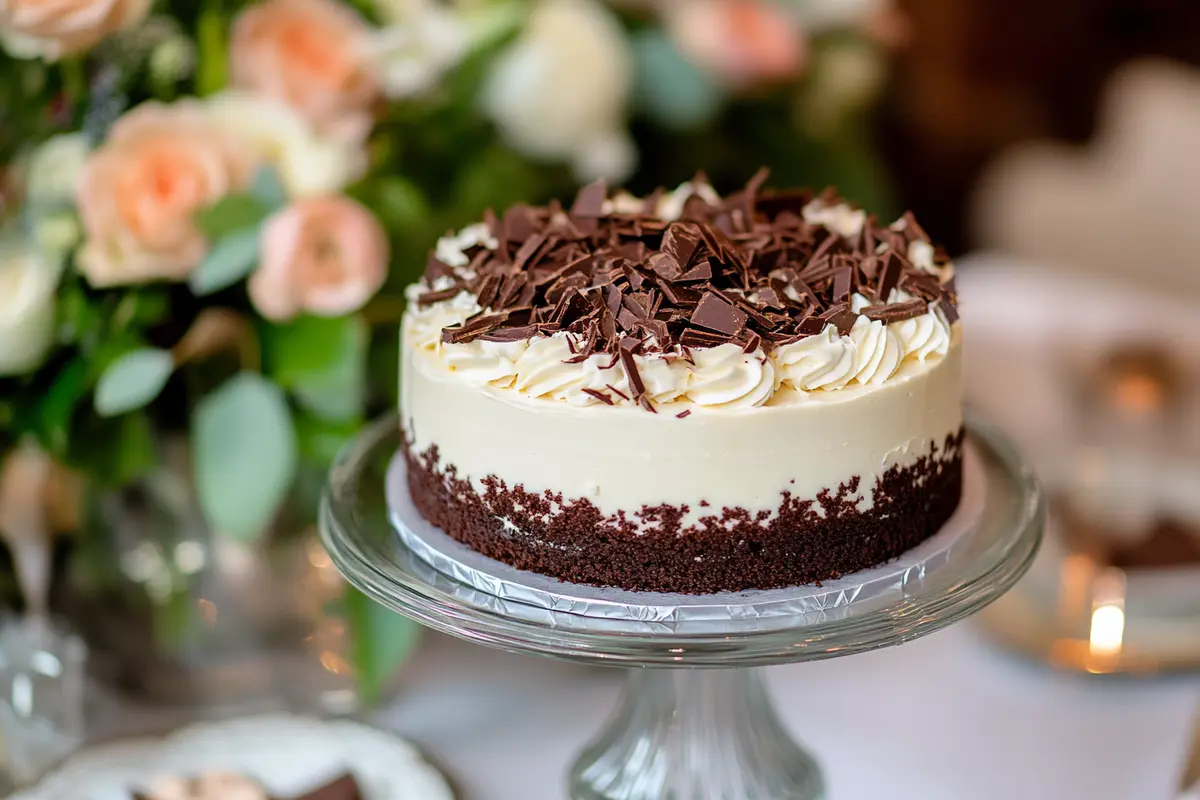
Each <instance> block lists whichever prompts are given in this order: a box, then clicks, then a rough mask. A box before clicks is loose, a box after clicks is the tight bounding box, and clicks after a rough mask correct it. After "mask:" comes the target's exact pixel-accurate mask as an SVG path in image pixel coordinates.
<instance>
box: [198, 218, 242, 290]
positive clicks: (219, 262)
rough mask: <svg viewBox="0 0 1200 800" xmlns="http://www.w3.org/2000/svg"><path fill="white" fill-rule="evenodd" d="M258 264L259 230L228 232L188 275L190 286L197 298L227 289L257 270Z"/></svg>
mask: <svg viewBox="0 0 1200 800" xmlns="http://www.w3.org/2000/svg"><path fill="white" fill-rule="evenodd" d="M257 264H258V229H257V228H245V229H243V230H238V231H234V232H232V233H227V234H225V235H224V236H222V237H221V238H220V239H218V240H217V241H216V244H214V245H213V247H212V249H211V250H209V252H208V255H207V256H205V257H204V261H202V262H201V263H200V266H199V267H197V268H196V269H195V270H194V271H193V272H192V274H191V275H189V276H188V286H190V287H192V291H193V292H194V293H195V294H196V295H197V296H198V297H203V296H205V295H209V294H213V293H214V292H219V291H221V290H222V289H228V288H229V287H230V286H233V285H234V284H235V283H237V282H239V281H240V280H242V278H245V277H246V276H247V275H249V274H250V273H251V272H253V271H254V267H255V266H256V265H257Z"/></svg>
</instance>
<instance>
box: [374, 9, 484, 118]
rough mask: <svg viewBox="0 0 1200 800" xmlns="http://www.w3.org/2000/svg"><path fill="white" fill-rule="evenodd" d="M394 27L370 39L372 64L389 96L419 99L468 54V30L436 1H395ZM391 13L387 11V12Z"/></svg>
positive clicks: (391, 24)
mask: <svg viewBox="0 0 1200 800" xmlns="http://www.w3.org/2000/svg"><path fill="white" fill-rule="evenodd" d="M391 6H394V7H389V8H387V9H386V12H387V13H386V14H385V16H386V17H387V19H388V22H389V24H388V25H387V26H386V27H384V28H380V29H378V30H375V31H372V32H371V33H370V34H368V35H367V41H366V50H367V59H368V60H369V61H370V62H371V64H372V65H373V66H374V69H375V72H376V73H377V77H378V80H379V83H380V85H381V86H382V87H383V92H384V94H386V95H387V96H388V97H392V98H405V97H412V96H414V95H419V94H421V93H423V92H425V91H427V90H429V89H430V88H432V87H433V86H434V85H435V84H436V83H437V81H438V80H439V79H440V78H441V77H442V75H444V74H445V73H446V71H447V70H449V69H451V68H452V67H454V66H455V65H456V64H458V62H459V61H460V60H462V57H463V56H464V55H466V52H467V49H468V46H469V42H468V36H467V28H466V25H465V24H464V23H463V21H462V20H461V19H460V18H459V16H458V15H457V14H456V13H455V12H454V11H452V10H451V9H448V8H446V7H445V6H443V5H442V4H441V3H439V2H436V0H394V2H393V3H392V4H391ZM384 11H385V9H381V13H382V12H384Z"/></svg>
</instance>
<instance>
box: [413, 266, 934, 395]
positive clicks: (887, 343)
mask: <svg viewBox="0 0 1200 800" xmlns="http://www.w3.org/2000/svg"><path fill="white" fill-rule="evenodd" d="M435 288H436V287H435ZM428 290H429V287H426V286H424V285H418V286H417V287H414V289H413V290H412V291H410V293H409V298H410V303H411V305H410V309H409V311H408V313H407V314H406V315H405V318H404V335H405V340H406V343H407V345H406V346H409V347H414V348H417V349H420V350H423V351H425V352H426V353H428V354H429V355H430V357H431V358H433V359H435V360H437V361H439V362H441V367H442V368H443V369H444V370H445V371H446V372H447V373H449V374H451V375H454V376H456V377H457V378H458V379H459V380H462V381H464V382H466V383H470V384H474V385H490V386H492V387H493V388H497V389H508V390H511V391H513V392H516V393H519V394H523V395H526V396H528V397H530V398H544V399H550V400H558V401H562V402H566V403H569V404H571V405H576V406H586V405H597V404H600V403H602V402H604V401H602V400H600V399H599V398H598V397H597V396H596V394H595V393H600V392H604V393H605V394H606V396H607V397H609V398H610V399H611V400H612V401H613V403H615V404H617V405H622V404H624V405H635V403H634V401H633V391H632V390H631V388H630V386H629V379H628V376H627V375H626V374H625V370H624V368H623V367H622V365H621V364H620V362H616V363H613V360H612V358H611V357H610V356H607V355H603V354H598V355H594V356H591V357H590V358H588V359H586V360H584V361H582V362H578V363H574V364H569V363H566V362H567V361H568V360H570V359H572V357H573V356H574V355H575V353H576V352H577V350H576V348H575V346H574V341H575V339H574V338H573V336H572V334H570V333H565V332H559V333H555V334H553V335H551V336H535V337H533V338H532V339H529V340H521V341H516V342H491V341H487V340H484V339H476V340H474V341H471V342H465V343H456V344H448V343H445V342H443V341H442V329H443V328H446V327H448V326H452V325H457V324H460V323H462V322H464V321H466V320H467V319H468V318H469V317H471V316H473V315H475V314H478V313H479V312H480V311H482V310H483V309H481V308H480V306H479V304H478V303H477V302H476V301H475V298H474V297H473V296H472V295H471V294H470V293H469V292H460V293H459V294H458V295H457V296H455V297H453V298H451V299H449V300H445V301H442V302H439V303H434V304H432V305H429V306H426V307H424V308H421V307H418V306H417V304H416V302H415V299H416V297H417V295H418V294H420V293H423V292H425V291H428ZM893 297H894V298H895V299H896V300H897V301H899V300H904V299H907V298H906V297H905V296H904V293H903V292H900V291H898V290H897V291H895V292H894V293H893ZM852 305H853V307H854V309H855V310H861V309H862V308H864V307H865V306H866V305H868V301H867V299H866V298H865V297H863V296H861V295H855V296H854V298H853V304H852ZM952 336H953V330H952V326H951V325H950V324H949V323H948V322H947V321H946V318H945V316H944V315H943V314H942V313H941V311H940V310H939V309H938V308H937V307H936V305H935V306H934V307H933V308H932V309H931V310H930V311H928V312H927V313H925V314H923V315H921V316H919V317H915V318H913V319H907V320H903V321H901V322H893V323H892V324H890V325H885V324H884V323H882V322H880V321H878V320H871V319H868V318H867V317H865V316H860V317H859V318H858V320H857V321H856V322H855V324H854V326H853V328H852V329H851V330H850V332H849V333H847V334H845V335H840V334H839V333H838V331H837V328H836V327H834V326H833V325H828V326H826V327H825V329H824V330H823V331H822V332H821V333H820V334H818V335H815V336H809V337H806V338H804V339H801V340H799V341H796V342H793V343H791V344H786V345H783V346H781V347H776V348H774V349H773V350H772V351H771V352H770V353H765V352H764V351H763V350H762V348H758V349H756V350H753V351H751V352H749V353H746V352H743V350H742V348H741V347H740V346H738V345H735V344H724V345H720V346H719V347H713V348H704V349H693V350H691V351H690V358H685V357H684V354H683V353H682V351H679V350H676V351H674V352H669V353H666V354H658V353H654V354H648V355H638V356H635V361H636V364H637V368H638V374H639V375H640V376H641V377H642V380H643V382H644V383H645V384H646V393H647V396H648V397H649V398H650V400H651V401H652V402H653V403H655V404H656V405H657V404H661V403H670V402H673V401H675V400H677V399H680V398H684V399H687V400H688V401H690V402H691V403H694V404H696V405H698V406H703V407H710V408H727V409H731V410H736V409H740V408H752V407H755V406H761V405H765V404H767V403H768V402H770V400H771V399H772V397H774V396H775V394H776V393H777V392H778V391H780V390H781V389H791V390H793V391H800V392H818V391H824V392H829V391H836V390H843V389H846V388H847V387H853V386H873V385H879V384H882V383H885V382H887V381H889V380H892V379H893V378H894V377H896V376H898V375H899V374H900V372H901V368H902V367H904V366H906V365H912V366H915V367H917V368H920V367H923V366H924V365H925V364H926V362H929V361H936V360H938V359H941V358H943V357H945V355H946V353H947V352H948V350H949V347H950V341H951V338H952ZM611 389H615V390H616V391H615V392H609V391H607V390H611Z"/></svg>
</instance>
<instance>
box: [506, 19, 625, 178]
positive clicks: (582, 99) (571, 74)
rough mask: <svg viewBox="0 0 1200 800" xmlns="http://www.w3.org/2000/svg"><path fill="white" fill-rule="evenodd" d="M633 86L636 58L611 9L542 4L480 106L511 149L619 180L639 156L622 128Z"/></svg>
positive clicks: (583, 175) (592, 175)
mask: <svg viewBox="0 0 1200 800" xmlns="http://www.w3.org/2000/svg"><path fill="white" fill-rule="evenodd" d="M632 84H633V54H632V52H631V49H630V46H629V42H628V41H627V40H626V39H625V34H624V31H623V30H622V28H621V25H620V23H619V22H618V21H617V19H616V17H614V16H613V14H612V12H611V11H609V10H608V9H607V8H605V7H604V6H603V5H601V4H600V3H597V2H594V0H542V2H541V3H540V4H539V5H538V6H537V8H536V9H535V10H534V12H533V14H532V15H531V17H530V19H529V22H528V24H527V25H526V27H525V30H524V31H523V32H522V34H521V36H520V37H519V38H518V40H517V41H516V42H515V43H514V44H513V45H512V47H510V48H509V49H508V50H507V51H505V52H504V53H503V54H502V55H501V56H500V58H499V59H498V60H497V61H496V63H495V65H494V66H493V68H492V73H491V76H490V79H489V81H488V83H487V85H486V86H485V87H484V98H483V102H484V108H485V110H486V111H487V113H488V114H489V115H490V116H491V117H492V118H493V119H494V120H495V122H496V125H497V126H498V127H499V129H500V131H501V133H502V134H503V136H504V138H505V139H506V140H507V141H508V143H509V144H510V145H511V146H512V147H514V148H515V149H517V150H520V151H521V152H523V153H526V154H527V155H530V156H533V157H535V158H542V159H547V160H564V161H567V162H569V163H570V164H571V166H572V167H573V168H574V169H575V171H576V172H577V174H578V176H579V177H580V178H583V179H588V178H595V177H604V178H608V179H610V180H614V181H619V180H621V179H623V178H626V177H628V175H629V173H631V172H632V171H633V167H634V160H635V155H636V154H635V151H634V147H633V144H632V142H631V141H630V140H629V134H628V133H627V132H626V130H625V122H626V113H627V107H628V104H629V95H630V92H631V89H632ZM598 173H599V174H598Z"/></svg>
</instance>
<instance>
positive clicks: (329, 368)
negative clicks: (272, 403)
mask: <svg viewBox="0 0 1200 800" xmlns="http://www.w3.org/2000/svg"><path fill="white" fill-rule="evenodd" d="M365 333H366V331H365V325H364V323H363V321H362V320H361V319H360V318H359V317H353V316H351V317H312V316H303V317H299V318H297V319H296V320H294V321H293V322H290V323H288V324H286V325H273V326H271V327H269V328H268V329H267V330H266V331H265V332H264V334H263V351H264V357H265V359H266V363H267V369H268V371H269V372H270V374H271V376H272V377H273V378H274V379H275V380H276V381H277V382H278V383H279V384H280V385H281V386H284V387H286V388H291V387H293V386H295V385H297V384H299V383H303V382H305V381H309V380H312V379H315V378H320V377H321V376H324V375H328V374H329V373H331V372H333V371H336V370H337V369H339V368H340V367H341V366H342V365H343V364H344V363H345V362H346V361H347V360H350V359H352V358H353V357H354V356H356V355H358V354H359V353H360V352H361V351H362V347H363V340H364V338H365Z"/></svg>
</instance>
